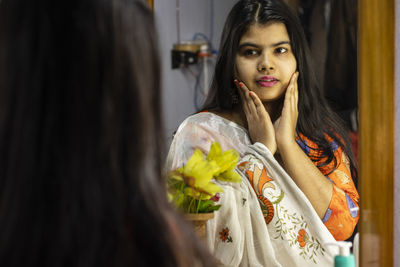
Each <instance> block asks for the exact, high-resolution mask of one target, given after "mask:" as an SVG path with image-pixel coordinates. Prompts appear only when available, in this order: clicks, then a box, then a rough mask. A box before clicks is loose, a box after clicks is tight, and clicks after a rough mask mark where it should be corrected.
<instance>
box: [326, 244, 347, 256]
mask: <svg viewBox="0 0 400 267" xmlns="http://www.w3.org/2000/svg"><path fill="white" fill-rule="evenodd" d="M325 246H338V247H339V255H340V256H344V257H347V256H349V255H350V248H351V247H352V246H353V244H352V243H351V242H349V241H336V242H328V243H325Z"/></svg>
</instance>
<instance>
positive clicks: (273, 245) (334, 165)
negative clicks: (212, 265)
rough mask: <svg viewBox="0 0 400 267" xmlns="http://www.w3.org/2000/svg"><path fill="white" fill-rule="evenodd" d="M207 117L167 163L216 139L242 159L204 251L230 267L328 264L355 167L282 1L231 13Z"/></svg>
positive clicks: (349, 222) (352, 217)
mask: <svg viewBox="0 0 400 267" xmlns="http://www.w3.org/2000/svg"><path fill="white" fill-rule="evenodd" d="M204 111H206V112H202V113H199V114H195V115H193V116H191V117H189V118H187V119H186V120H185V121H184V122H183V123H182V124H181V126H180V127H179V129H178V131H177V133H176V135H175V137H174V141H173V143H172V145H171V148H170V153H169V158H168V166H169V168H171V169H174V168H176V167H178V166H181V165H182V164H184V163H185V162H186V161H187V159H188V157H189V156H190V155H191V153H192V152H193V150H194V149H195V148H200V149H202V150H203V151H205V152H207V150H208V149H209V145H210V143H212V142H214V141H218V142H220V143H221V146H222V148H223V149H232V148H233V149H236V150H237V151H238V152H239V154H240V156H241V162H240V164H239V165H238V168H237V171H238V172H239V173H240V174H241V175H242V177H243V183H242V184H241V185H240V186H229V185H226V184H221V187H223V189H224V191H225V192H224V193H223V195H222V196H221V198H220V199H221V205H222V207H221V209H220V210H219V211H218V212H217V213H216V216H215V219H214V220H213V221H211V222H210V224H209V231H208V244H209V246H210V248H211V250H212V251H214V253H215V254H216V255H217V257H219V259H220V260H221V261H222V262H223V263H225V264H227V265H235V266H236V265H249V266H257V265H260V266H280V265H282V266H309V265H310V264H318V266H324V265H330V264H332V263H331V262H332V254H331V253H333V251H330V250H328V249H327V248H324V246H323V244H324V243H325V242H331V241H334V240H335V239H336V240H344V239H346V238H348V237H349V236H350V235H351V234H352V232H353V229H354V227H355V225H356V223H357V221H358V211H357V202H358V193H357V190H356V188H355V186H354V183H353V180H352V177H354V178H355V177H356V168H355V162H354V160H353V154H352V151H351V146H349V145H348V141H347V137H346V132H345V131H344V129H343V127H342V126H341V124H340V121H339V120H338V119H337V118H336V117H335V115H334V114H333V113H332V112H331V110H330V109H329V108H328V107H327V105H326V103H325V100H324V99H323V97H322V95H321V93H320V90H319V89H318V88H317V85H316V81H315V77H314V74H313V70H312V68H311V63H310V59H309V56H308V49H307V46H306V41H305V37H304V33H303V31H302V28H301V26H300V23H299V21H298V19H297V17H296V16H295V15H294V14H293V13H292V12H291V10H290V9H289V8H288V7H287V6H286V5H285V4H284V3H283V2H281V1H278V0H241V1H238V3H237V4H236V5H235V6H234V7H233V8H232V10H231V12H230V13H229V15H228V18H227V20H226V23H225V27H224V31H223V34H222V38H221V45H220V50H219V57H218V60H217V65H216V68H215V74H214V78H213V82H212V85H211V89H210V95H209V97H208V100H207V102H206V105H205V107H204ZM327 178H328V179H327ZM219 185H220V184H219ZM258 203H260V205H259V204H258ZM260 206H261V209H260ZM228 243H229V244H228ZM326 251H329V253H325V252H326Z"/></svg>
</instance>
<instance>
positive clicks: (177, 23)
mask: <svg viewBox="0 0 400 267" xmlns="http://www.w3.org/2000/svg"><path fill="white" fill-rule="evenodd" d="M179 17H180V7H179V0H176V36H177V39H178V42H177V44H180V43H181V29H180V18H179Z"/></svg>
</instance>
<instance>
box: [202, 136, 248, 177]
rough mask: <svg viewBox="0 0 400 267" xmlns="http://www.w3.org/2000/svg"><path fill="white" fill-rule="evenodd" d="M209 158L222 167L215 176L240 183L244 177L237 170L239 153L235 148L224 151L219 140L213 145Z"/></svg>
mask: <svg viewBox="0 0 400 267" xmlns="http://www.w3.org/2000/svg"><path fill="white" fill-rule="evenodd" d="M207 160H208V161H210V162H212V161H215V162H216V163H217V165H218V166H219V167H220V169H219V171H218V172H217V173H215V174H214V176H215V178H216V179H218V180H222V181H227V182H233V183H240V182H241V181H242V178H241V177H240V175H239V174H238V173H236V172H235V167H236V165H237V163H238V161H239V154H238V153H237V152H236V151H235V150H233V149H230V150H227V151H225V152H224V153H222V149H221V146H220V144H219V143H218V142H214V143H213V144H212V145H211V148H210V152H209V153H208V156H207Z"/></svg>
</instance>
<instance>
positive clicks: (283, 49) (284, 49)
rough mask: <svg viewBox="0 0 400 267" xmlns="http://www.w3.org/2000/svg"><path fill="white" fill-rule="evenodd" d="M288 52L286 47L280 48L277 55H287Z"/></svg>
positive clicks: (276, 50) (276, 51) (277, 49)
mask: <svg viewBox="0 0 400 267" xmlns="http://www.w3.org/2000/svg"><path fill="white" fill-rule="evenodd" d="M287 51H288V49H287V48H284V47H278V48H276V49H275V53H278V54H283V53H286V52H287Z"/></svg>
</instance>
